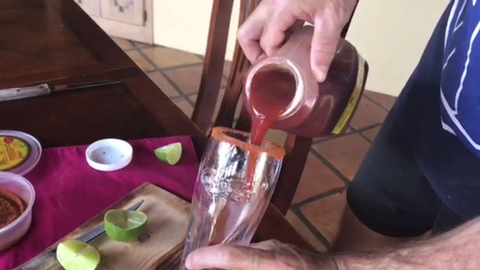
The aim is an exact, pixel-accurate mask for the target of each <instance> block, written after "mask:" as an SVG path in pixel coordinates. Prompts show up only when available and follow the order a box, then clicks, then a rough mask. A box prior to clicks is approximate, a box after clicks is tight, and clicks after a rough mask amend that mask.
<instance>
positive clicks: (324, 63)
mask: <svg viewBox="0 0 480 270" xmlns="http://www.w3.org/2000/svg"><path fill="white" fill-rule="evenodd" d="M341 31H342V28H341V27H338V26H335V25H331V24H329V23H326V22H325V20H322V19H317V20H316V21H315V27H314V32H313V39H312V51H311V52H310V62H311V66H312V72H313V75H314V76H315V78H316V79H317V81H318V82H323V81H324V80H325V78H326V77H327V74H328V70H329V68H330V64H331V63H332V60H333V57H334V56H335V53H336V51H337V45H338V42H339V40H340V33H341Z"/></svg>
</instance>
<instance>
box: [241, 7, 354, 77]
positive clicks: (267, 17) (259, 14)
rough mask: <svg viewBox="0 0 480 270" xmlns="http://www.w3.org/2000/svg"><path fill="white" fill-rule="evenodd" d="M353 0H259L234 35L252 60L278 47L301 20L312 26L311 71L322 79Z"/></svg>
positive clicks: (350, 11) (270, 52) (348, 15)
mask: <svg viewBox="0 0 480 270" xmlns="http://www.w3.org/2000/svg"><path fill="white" fill-rule="evenodd" d="M356 3H357V0H263V1H262V2H261V3H260V4H259V5H258V7H257V8H256V9H255V10H254V11H253V13H252V14H251V15H250V16H249V17H248V19H247V20H246V21H245V23H244V24H243V25H242V26H241V27H240V28H239V29H238V32H237V37H238V42H239V44H240V46H241V47H242V49H243V51H244V53H245V56H246V57H247V58H248V60H249V61H250V62H252V63H255V62H256V61H258V60H259V59H261V58H263V57H265V56H266V55H271V54H273V53H274V52H275V51H276V50H278V49H279V48H280V46H281V45H282V43H283V42H284V39H285V34H286V32H288V31H290V30H295V29H296V28H298V27H301V26H302V25H303V24H304V22H309V23H311V24H313V25H314V26H315V31H314V36H313V40H312V51H311V55H310V61H311V63H312V71H313V74H314V75H315V77H316V79H317V80H318V81H319V82H323V81H324V80H325V77H326V75H327V73H328V69H329V67H330V63H331V62H332V59H333V57H334V55H335V52H336V49H337V45H338V42H339V39H340V34H341V31H342V29H343V27H344V26H345V25H346V24H347V22H348V20H349V19H350V16H351V15H352V12H353V10H354V8H355V5H356Z"/></svg>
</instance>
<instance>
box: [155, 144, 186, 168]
mask: <svg viewBox="0 0 480 270" xmlns="http://www.w3.org/2000/svg"><path fill="white" fill-rule="evenodd" d="M155 155H156V156H157V158H158V159H160V160H161V161H163V162H166V163H167V164H170V165H175V164H177V162H178V161H180V158H181V157H182V144H181V143H179V142H176V143H171V144H167V145H165V146H162V147H160V148H157V149H155Z"/></svg>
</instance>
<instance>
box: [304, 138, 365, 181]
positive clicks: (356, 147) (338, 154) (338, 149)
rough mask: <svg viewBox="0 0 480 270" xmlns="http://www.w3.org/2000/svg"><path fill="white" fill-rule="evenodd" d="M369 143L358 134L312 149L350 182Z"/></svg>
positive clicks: (325, 142) (336, 139) (316, 145)
mask: <svg viewBox="0 0 480 270" xmlns="http://www.w3.org/2000/svg"><path fill="white" fill-rule="evenodd" d="M369 147H370V143H369V142H368V141H367V140H365V139H364V138H362V137H361V136H360V135H358V134H351V135H346V136H343V137H339V138H335V139H333V140H328V141H324V142H320V143H316V144H314V145H313V148H314V149H315V150H316V151H317V152H318V153H319V154H320V155H322V156H323V157H324V158H326V159H327V160H328V161H329V162H330V163H331V164H332V165H333V166H335V167H336V168H337V169H338V170H339V171H340V172H341V173H342V174H343V175H345V176H346V177H347V178H348V179H350V180H352V178H353V176H354V175H355V173H356V172H357V169H358V167H359V165H360V163H361V162H362V159H363V157H364V156H365V153H366V152H367V150H368V148H369Z"/></svg>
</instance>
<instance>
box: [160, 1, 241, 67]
mask: <svg viewBox="0 0 480 270" xmlns="http://www.w3.org/2000/svg"><path fill="white" fill-rule="evenodd" d="M153 3H154V4H153V10H154V13H153V14H154V15H153V16H154V17H153V23H154V27H153V30H154V34H153V41H154V43H155V44H158V45H163V46H167V47H172V48H176V49H180V50H185V51H189V52H193V53H197V54H204V53H205V48H206V44H207V36H208V27H209V24H210V15H211V13H212V4H213V0H154V2H153ZM239 9H240V1H238V0H237V1H235V3H234V6H233V10H234V12H233V14H232V18H231V20H230V30H229V39H228V48H227V52H226V54H227V56H226V58H227V59H228V60H231V59H232V56H233V50H234V46H235V41H236V39H235V38H236V31H237V25H238V16H239Z"/></svg>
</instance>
